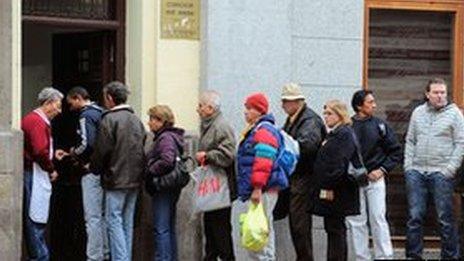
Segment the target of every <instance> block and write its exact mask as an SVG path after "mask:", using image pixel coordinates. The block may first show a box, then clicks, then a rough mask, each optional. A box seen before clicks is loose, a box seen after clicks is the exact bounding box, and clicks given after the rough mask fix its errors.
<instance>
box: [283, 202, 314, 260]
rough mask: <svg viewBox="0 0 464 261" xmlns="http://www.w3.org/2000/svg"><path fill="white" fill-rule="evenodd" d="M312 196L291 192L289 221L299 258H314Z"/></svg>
mask: <svg viewBox="0 0 464 261" xmlns="http://www.w3.org/2000/svg"><path fill="white" fill-rule="evenodd" d="M309 200H310V197H309V196H308V195H307V194H297V193H291V194H290V207H289V221H290V234H291V236H292V241H293V246H294V247H295V252H296V256H297V259H296V260H299V261H300V260H301V261H311V260H313V248H312V231H311V228H312V223H313V222H312V214H311V213H310V212H308V205H309Z"/></svg>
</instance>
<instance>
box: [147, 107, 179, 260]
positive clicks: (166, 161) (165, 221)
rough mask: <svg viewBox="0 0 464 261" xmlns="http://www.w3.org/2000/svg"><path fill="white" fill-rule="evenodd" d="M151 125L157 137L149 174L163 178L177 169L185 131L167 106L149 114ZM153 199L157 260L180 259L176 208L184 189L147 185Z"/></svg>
mask: <svg viewBox="0 0 464 261" xmlns="http://www.w3.org/2000/svg"><path fill="white" fill-rule="evenodd" d="M148 115H149V116H150V120H149V121H148V126H149V127H150V130H151V131H153V133H154V135H155V138H154V140H153V145H152V147H151V149H150V151H149V152H148V154H147V162H148V166H147V172H148V173H147V175H148V176H151V177H152V176H162V175H166V174H168V173H169V172H171V171H172V170H173V169H174V167H175V161H176V157H177V156H179V155H181V154H182V153H183V147H184V130H182V129H179V128H176V127H174V114H173V113H172V111H171V109H170V108H169V107H168V106H166V105H156V106H154V107H152V108H150V110H149V111H148ZM147 191H148V193H149V194H150V195H151V196H152V204H153V225H154V236H155V237H154V239H155V240H154V242H155V258H154V260H156V261H172V260H177V242H176V205H177V201H178V199H179V195H180V191H181V189H180V188H179V189H174V190H163V191H155V189H154V188H153V187H151V186H150V184H149V182H147Z"/></svg>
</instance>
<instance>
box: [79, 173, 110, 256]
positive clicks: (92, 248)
mask: <svg viewBox="0 0 464 261" xmlns="http://www.w3.org/2000/svg"><path fill="white" fill-rule="evenodd" d="M81 186H82V200H83V205H84V219H85V230H86V232H87V248H86V255H87V260H89V261H90V260H96V261H99V260H103V259H104V258H105V254H106V255H107V257H108V254H109V253H108V252H109V251H108V234H107V231H106V222H105V220H104V214H103V213H104V211H103V202H104V200H103V199H104V193H103V188H102V187H101V185H100V176H97V175H94V174H92V173H89V174H86V175H85V176H83V177H82V181H81Z"/></svg>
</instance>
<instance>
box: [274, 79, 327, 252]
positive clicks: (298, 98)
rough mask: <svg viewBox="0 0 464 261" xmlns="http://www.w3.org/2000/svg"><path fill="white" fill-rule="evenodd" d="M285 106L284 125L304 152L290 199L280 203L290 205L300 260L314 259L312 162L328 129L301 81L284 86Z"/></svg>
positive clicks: (283, 102)
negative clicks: (311, 205)
mask: <svg viewBox="0 0 464 261" xmlns="http://www.w3.org/2000/svg"><path fill="white" fill-rule="evenodd" d="M282 108H283V109H284V111H285V113H287V115H288V117H287V120H286V122H285V125H284V128H283V129H284V131H285V132H287V133H288V134H289V135H290V136H292V137H293V138H294V139H295V140H297V141H298V144H299V145H300V153H301V155H300V159H299V161H298V164H297V167H296V170H295V172H294V173H293V174H292V176H291V179H290V192H289V193H290V194H289V203H287V204H285V203H283V202H282V200H281V199H279V201H280V203H279V205H280V204H283V206H282V205H280V206H281V207H283V208H285V207H286V206H287V207H288V212H289V220H290V232H291V235H292V240H293V245H294V246H295V251H296V254H297V260H312V259H313V253H312V240H311V227H312V216H311V214H310V213H308V212H307V209H308V208H309V204H310V200H309V199H310V197H309V195H310V190H311V186H312V183H313V182H312V173H313V164H314V160H315V158H316V154H317V151H318V150H319V147H320V146H321V142H322V139H323V138H324V136H325V134H326V131H325V127H324V122H323V121H322V119H321V117H319V115H317V114H316V113H315V112H314V111H313V110H311V109H310V108H309V107H308V106H307V105H306V103H305V97H304V96H303V93H302V92H301V88H300V86H299V85H297V84H295V83H289V84H286V85H285V86H284V87H283V90H282ZM287 193H288V192H287ZM281 195H282V196H283V195H285V194H282V193H281ZM287 196H288V195H287ZM285 205H286V206H285ZM278 208H279V207H278Z"/></svg>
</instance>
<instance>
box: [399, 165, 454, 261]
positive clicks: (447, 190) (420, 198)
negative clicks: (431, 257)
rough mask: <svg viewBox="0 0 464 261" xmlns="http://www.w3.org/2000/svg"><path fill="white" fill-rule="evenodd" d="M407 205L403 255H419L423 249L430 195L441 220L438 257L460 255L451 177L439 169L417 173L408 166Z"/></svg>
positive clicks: (445, 257)
mask: <svg viewBox="0 0 464 261" xmlns="http://www.w3.org/2000/svg"><path fill="white" fill-rule="evenodd" d="M405 178H406V191H407V197H408V205H409V220H408V222H407V234H406V238H407V240H406V256H407V257H410V258H421V256H422V250H423V247H424V246H423V235H422V234H423V229H422V226H423V223H424V218H425V216H426V213H427V198H428V196H431V197H432V199H433V201H434V203H435V209H436V212H437V216H438V221H439V224H440V230H441V232H440V234H441V243H442V246H441V258H443V259H451V258H459V246H458V237H457V229H456V227H455V223H454V217H453V189H454V180H453V179H448V178H446V177H445V176H444V175H443V174H441V173H439V172H432V173H420V172H419V171H416V170H410V171H407V172H406V173H405Z"/></svg>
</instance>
